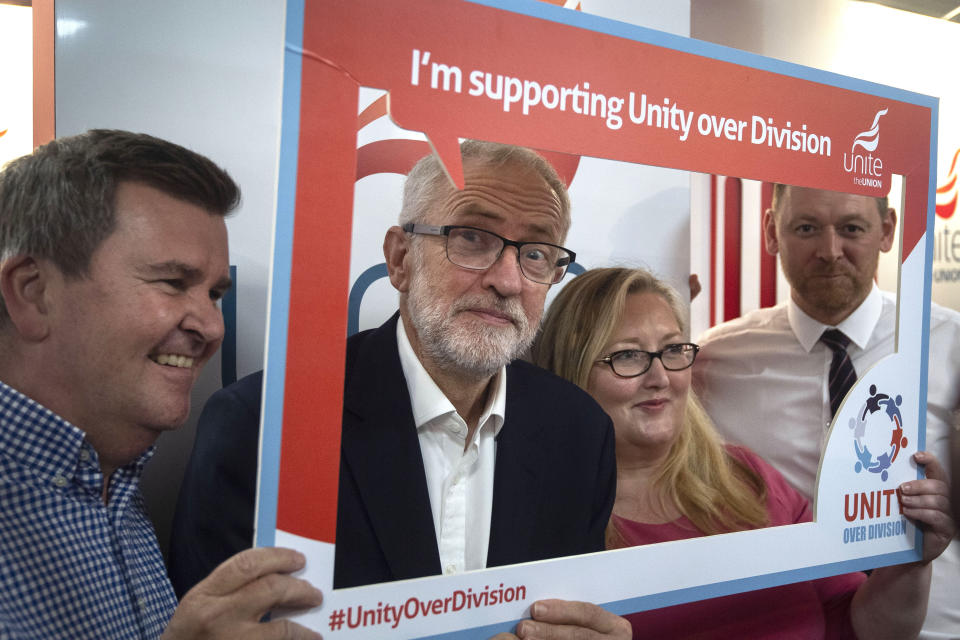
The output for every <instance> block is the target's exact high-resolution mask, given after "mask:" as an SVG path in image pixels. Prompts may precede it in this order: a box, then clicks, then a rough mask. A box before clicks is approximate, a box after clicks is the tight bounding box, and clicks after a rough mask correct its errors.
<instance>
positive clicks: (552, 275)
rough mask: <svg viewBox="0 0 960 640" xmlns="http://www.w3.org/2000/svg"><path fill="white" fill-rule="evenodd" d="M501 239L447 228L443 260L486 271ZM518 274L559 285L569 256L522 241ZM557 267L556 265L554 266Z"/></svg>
mask: <svg viewBox="0 0 960 640" xmlns="http://www.w3.org/2000/svg"><path fill="white" fill-rule="evenodd" d="M503 247H504V244H503V240H502V239H501V238H500V237H498V236H496V235H494V234H492V233H489V232H487V231H481V230H480V229H464V228H457V229H451V230H450V233H449V234H448V235H447V258H449V259H450V261H451V262H453V263H454V264H456V265H459V266H461V267H467V268H468V269H487V268H488V267H490V266H492V265H493V263H494V262H496V261H497V258H498V257H499V256H500V252H501V251H502V250H503ZM519 251H520V253H519V256H520V271H522V272H523V275H524V276H526V277H527V278H529V279H530V280H533V281H534V282H541V283H544V284H552V283H554V282H559V281H560V280H561V279H562V278H563V274H564V273H565V272H566V270H567V261H563V264H559V263H560V262H561V261H562V260H563V258H568V257H569V254H568V253H567V252H566V251H563V250H562V249H559V248H557V247H554V246H551V245H549V244H541V243H538V242H524V243H522V244H521V245H520V248H519ZM558 265H559V266H558Z"/></svg>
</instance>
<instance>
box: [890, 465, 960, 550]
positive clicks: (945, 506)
mask: <svg viewBox="0 0 960 640" xmlns="http://www.w3.org/2000/svg"><path fill="white" fill-rule="evenodd" d="M913 459H914V460H915V461H916V462H917V464H922V465H925V467H926V469H925V470H926V475H927V477H926V479H924V480H911V481H909V482H904V483H903V484H902V485H900V491H901V498H900V502H901V505H902V507H903V515H905V516H906V517H908V518H910V519H911V520H913V521H914V522H916V523H917V525H918V526H919V527H920V528H921V529H922V530H923V558H922V560H921V562H922V563H923V564H926V563H928V562H930V561H931V560H933V559H934V558H936V557H937V556H939V555H940V554H941V553H943V551H944V549H946V548H947V545H949V544H950V541H951V540H952V539H953V536H954V535H955V534H956V532H957V530H956V525H955V524H954V522H953V517H952V514H951V512H950V485H949V483H948V480H947V474H946V472H945V471H944V470H943V467H942V466H940V461H939V460H937V458H936V457H935V456H934V455H933V454H931V453H928V452H926V451H918V452H916V453H915V454H913Z"/></svg>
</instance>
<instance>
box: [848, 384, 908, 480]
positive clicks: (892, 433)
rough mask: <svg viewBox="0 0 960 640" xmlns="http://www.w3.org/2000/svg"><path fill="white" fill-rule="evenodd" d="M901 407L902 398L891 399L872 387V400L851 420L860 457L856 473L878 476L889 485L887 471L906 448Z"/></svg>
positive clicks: (855, 446)
mask: <svg viewBox="0 0 960 640" xmlns="http://www.w3.org/2000/svg"><path fill="white" fill-rule="evenodd" d="M902 403H903V396H900V395H897V396H896V397H895V398H891V397H890V396H888V395H887V394H885V393H879V392H878V391H877V385H875V384H872V385H870V397H869V398H867V401H866V402H864V403H863V406H862V407H860V411H858V412H857V417H855V418H850V425H849V426H850V428H851V429H852V430H853V448H854V451H855V452H856V454H857V462H856V464H855V465H854V466H853V468H854V470H855V471H856V472H857V473H860V472H861V471H868V472H870V473H879V474H880V479H881V480H883V481H884V482H886V480H887V477H888V476H889V473H888V472H887V469H889V468H890V465H892V464H893V461H894V460H896V459H897V456H898V455H899V454H900V449H902V448H904V447H906V446H907V438H906V437H905V436H904V435H903V416H901V415H900V405H901V404H902Z"/></svg>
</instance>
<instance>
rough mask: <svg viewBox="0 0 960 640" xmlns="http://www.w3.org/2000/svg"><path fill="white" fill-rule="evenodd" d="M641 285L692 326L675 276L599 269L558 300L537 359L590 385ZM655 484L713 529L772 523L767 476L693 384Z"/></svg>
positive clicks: (664, 498) (702, 526) (701, 525)
mask: <svg viewBox="0 0 960 640" xmlns="http://www.w3.org/2000/svg"><path fill="white" fill-rule="evenodd" d="M634 293H653V294H656V295H658V296H660V297H661V298H663V299H664V301H666V302H667V304H668V305H669V306H670V309H671V310H672V311H673V314H674V317H675V318H676V320H677V324H678V325H679V326H680V330H681V332H682V333H683V334H684V335H686V334H687V331H688V328H687V322H686V315H685V313H684V309H685V305H684V304H683V303H682V302H681V301H680V297H679V296H678V295H677V292H676V291H675V290H674V289H673V288H672V287H670V286H669V285H668V284H666V283H664V282H662V281H661V280H658V279H657V278H656V277H655V276H654V275H653V274H651V273H649V272H648V271H644V270H642V269H626V268H607V269H591V270H590V271H587V272H586V273H583V274H582V275H579V276H577V277H576V278H574V279H573V280H572V281H571V282H570V283H569V284H567V285H566V286H565V287H564V288H563V290H562V291H561V292H560V293H559V294H558V295H557V297H556V298H555V299H554V300H553V302H552V303H551V305H550V309H549V311H548V312H547V314H546V317H545V318H544V321H543V326H542V328H541V333H540V335H539V336H538V338H537V341H536V342H535V343H534V346H533V351H532V359H533V361H534V362H535V363H536V364H538V365H540V366H541V367H544V368H546V369H549V370H550V371H553V372H554V373H556V374H557V375H559V376H561V377H563V378H566V379H567V380H570V381H571V382H573V383H574V384H576V385H577V386H579V387H581V388H582V389H584V390H586V391H588V392H589V391H590V389H588V385H587V381H588V380H589V377H590V370H591V369H592V368H593V366H594V363H595V362H596V361H597V360H598V359H599V358H600V357H602V355H603V353H602V352H603V348H604V347H605V346H606V344H607V342H608V341H609V339H610V336H611V335H612V334H613V331H614V329H615V328H616V326H617V324H618V323H619V322H620V318H621V316H622V315H623V310H624V307H625V304H626V299H627V296H628V295H632V294H634ZM654 487H655V488H656V489H658V490H659V495H660V496H661V506H667V505H670V504H673V505H675V506H676V507H677V509H679V510H680V512H681V513H682V514H683V515H684V516H686V517H687V518H688V519H689V520H690V521H691V522H692V523H693V525H694V526H695V527H696V528H697V529H698V530H700V531H701V532H703V533H704V534H707V535H710V534H714V533H724V532H728V531H739V530H742V529H752V528H758V527H764V526H766V525H767V524H769V519H768V517H767V510H766V494H767V490H766V485H765V484H764V482H763V478H761V477H760V475H759V474H758V473H757V472H756V471H754V470H753V469H752V468H751V467H750V466H748V465H747V464H745V463H743V462H741V461H740V460H738V459H737V458H735V457H733V456H732V455H730V453H728V452H727V450H726V448H725V447H724V446H723V441H722V440H721V438H720V436H719V435H718V434H717V431H716V429H715V428H714V426H713V423H712V422H711V421H710V418H709V417H708V416H707V414H706V411H704V409H703V406H702V405H701V404H700V401H699V400H697V398H696V395H695V394H694V393H693V391H692V390H691V391H690V392H689V393H688V394H687V405H686V411H685V412H684V420H683V424H682V425H681V428H680V432H679V434H678V435H677V438H676V441H675V442H674V443H673V446H672V447H671V449H670V452H669V453H668V455H667V459H666V461H665V463H664V464H663V467H662V468H661V469H660V472H659V473H658V474H657V476H656V478H655V479H654Z"/></svg>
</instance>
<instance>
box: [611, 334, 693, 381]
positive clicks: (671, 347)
mask: <svg viewBox="0 0 960 640" xmlns="http://www.w3.org/2000/svg"><path fill="white" fill-rule="evenodd" d="M698 351H700V347H699V346H698V345H695V344H693V343H692V342H682V343H680V344H668V345H667V346H665V347H664V348H663V349H661V350H660V351H643V350H642V349H624V350H623V351H614V352H613V353H611V354H610V355H608V356H607V357H605V358H600V359H599V360H597V362H603V363H604V364H608V365H610V368H611V369H613V372H614V373H615V374H616V375H618V376H620V377H621V378H636V377H637V376H640V375H643V374H644V373H646V372H647V370H648V369H649V368H650V365H651V364H653V359H654V358H660V362H661V363H663V368H664V369H666V370H667V371H683V370H684V369H686V368H687V367H689V366H691V365H692V364H693V361H694V360H696V359H697V352H698Z"/></svg>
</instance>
